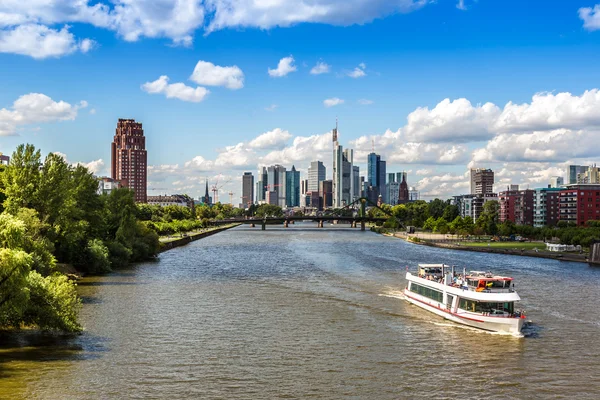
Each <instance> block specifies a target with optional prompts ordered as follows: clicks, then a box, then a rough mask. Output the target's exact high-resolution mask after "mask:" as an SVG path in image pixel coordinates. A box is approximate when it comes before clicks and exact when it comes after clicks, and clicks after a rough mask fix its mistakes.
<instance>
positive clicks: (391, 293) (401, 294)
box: [378, 291, 406, 300]
mask: <svg viewBox="0 0 600 400" xmlns="http://www.w3.org/2000/svg"><path fill="white" fill-rule="evenodd" d="M378 296H382V297H391V298H394V299H400V300H405V299H406V296H405V295H404V292H401V291H389V292H387V293H379V294H378Z"/></svg>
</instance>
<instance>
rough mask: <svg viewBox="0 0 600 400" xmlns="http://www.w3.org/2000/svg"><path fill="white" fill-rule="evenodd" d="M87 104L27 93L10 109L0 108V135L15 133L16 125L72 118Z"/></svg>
mask: <svg viewBox="0 0 600 400" xmlns="http://www.w3.org/2000/svg"><path fill="white" fill-rule="evenodd" d="M86 106H87V102H85V101H82V102H80V103H79V104H78V105H72V104H69V103H67V102H65V101H62V100H61V101H54V100H52V99H51V98H50V97H48V96H46V95H45V94H42V93H29V94H26V95H23V96H21V97H19V98H18V99H17V100H15V102H14V103H13V106H12V108H11V109H6V108H2V109H0V136H7V135H14V134H16V129H17V126H20V125H28V124H34V123H41V122H54V121H66V120H74V119H75V117H76V116H77V111H78V110H79V109H80V108H84V107H86Z"/></svg>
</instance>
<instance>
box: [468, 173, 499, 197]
mask: <svg viewBox="0 0 600 400" xmlns="http://www.w3.org/2000/svg"><path fill="white" fill-rule="evenodd" d="M490 193H494V171H492V170H491V169H483V168H471V194H490Z"/></svg>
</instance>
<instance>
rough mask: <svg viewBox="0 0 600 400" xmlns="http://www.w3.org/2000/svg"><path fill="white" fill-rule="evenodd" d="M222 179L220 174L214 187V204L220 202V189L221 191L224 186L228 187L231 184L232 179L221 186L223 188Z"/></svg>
mask: <svg viewBox="0 0 600 400" xmlns="http://www.w3.org/2000/svg"><path fill="white" fill-rule="evenodd" d="M220 177H221V175H220V174H219V175H218V176H217V181H216V182H215V184H214V185H213V187H212V192H213V204H217V203H218V202H219V189H221V188H222V187H223V186H225V185H227V184H228V183H229V182H231V179H229V180H228V181H225V182H223V183H222V184H221V186H219V178H220Z"/></svg>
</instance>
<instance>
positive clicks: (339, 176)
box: [333, 141, 354, 208]
mask: <svg viewBox="0 0 600 400" xmlns="http://www.w3.org/2000/svg"><path fill="white" fill-rule="evenodd" d="M353 161H354V151H353V150H352V149H346V150H344V149H343V147H342V146H341V145H340V144H339V143H337V141H336V142H335V143H334V148H333V206H334V207H336V208H340V207H344V206H346V205H348V204H350V203H352V198H353V194H354V188H353V183H354V178H353V172H354V168H353Z"/></svg>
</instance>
